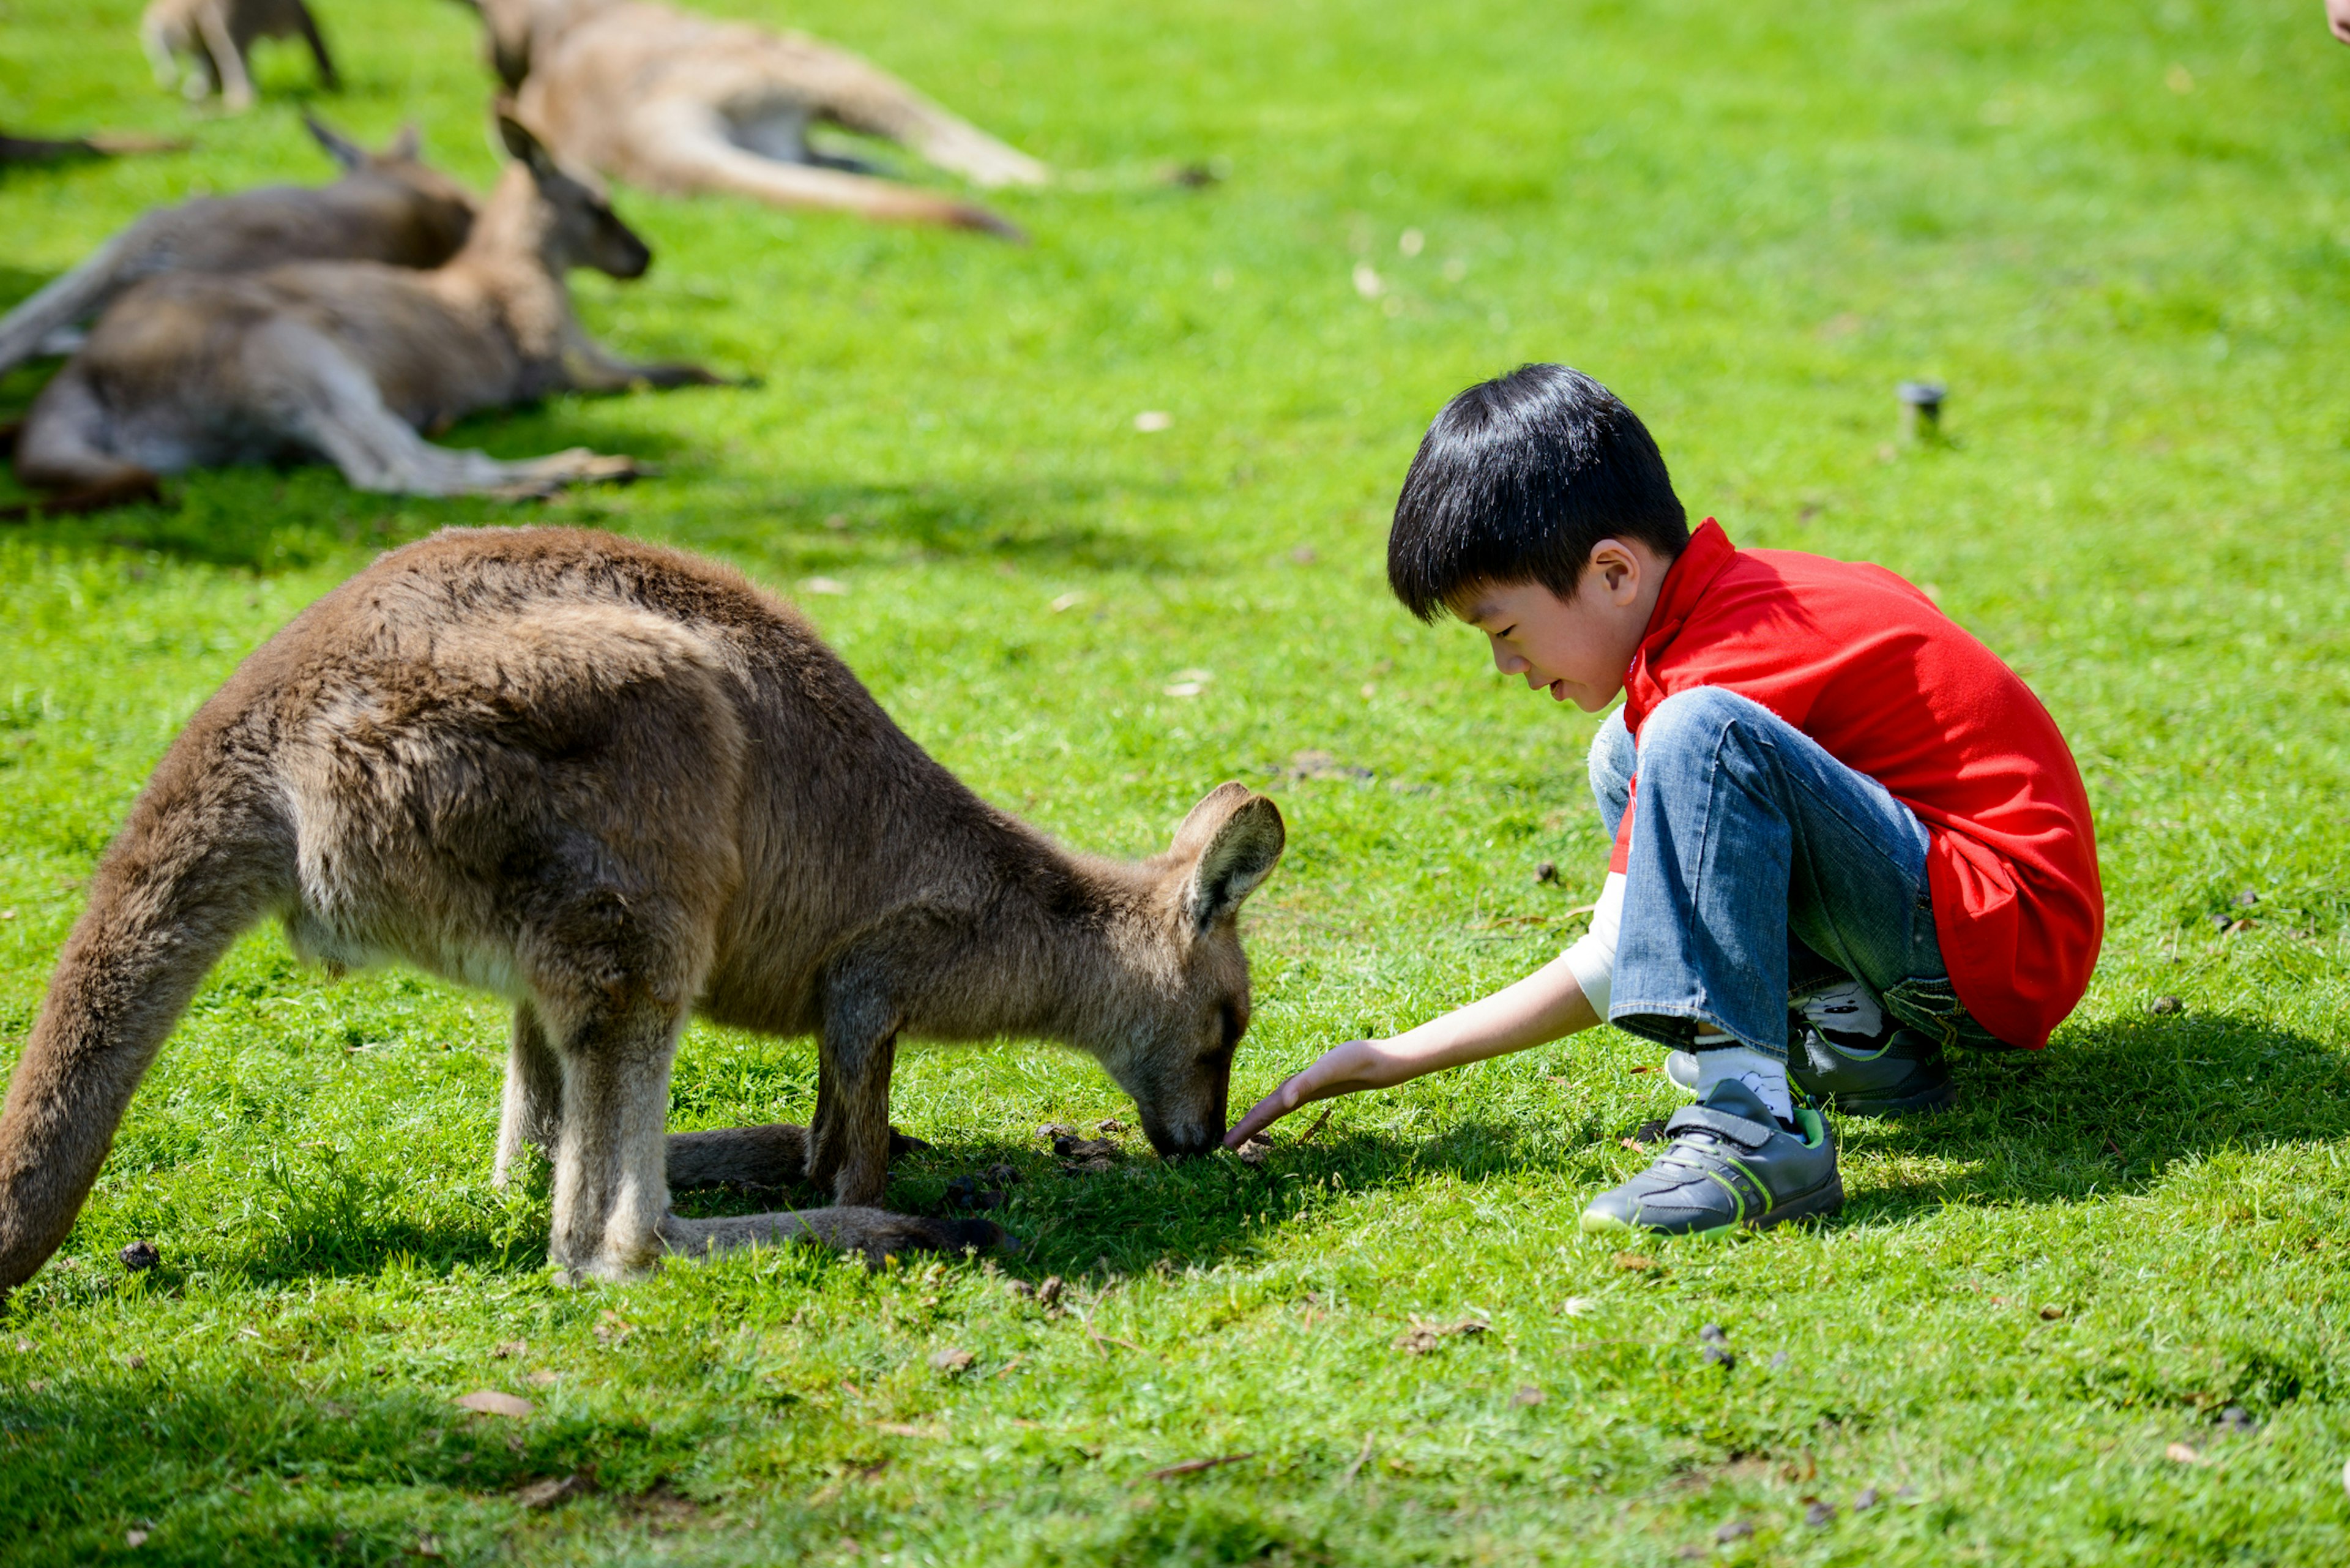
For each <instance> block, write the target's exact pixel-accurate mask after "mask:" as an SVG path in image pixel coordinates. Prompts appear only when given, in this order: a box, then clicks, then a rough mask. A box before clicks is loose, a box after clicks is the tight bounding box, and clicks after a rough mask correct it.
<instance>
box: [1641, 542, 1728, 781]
mask: <svg viewBox="0 0 2350 1568" xmlns="http://www.w3.org/2000/svg"><path fill="white" fill-rule="evenodd" d="M1737 554H1738V547H1737V546H1736V545H1732V544H1731V542H1730V535H1727V534H1725V533H1723V532H1722V531H1721V524H1719V523H1717V522H1715V521H1714V520H1713V519H1712V518H1711V517H1709V518H1707V519H1706V520H1705V521H1704V522H1703V523H1701V524H1699V525H1698V530H1697V532H1696V533H1694V534H1691V535H1690V542H1689V544H1688V545H1685V546H1684V547H1683V548H1682V550H1681V553H1680V554H1679V556H1675V557H1674V558H1673V564H1672V565H1671V566H1669V567H1668V568H1667V569H1666V571H1665V586H1664V587H1663V588H1662V589H1661V590H1659V593H1658V595H1657V607H1656V608H1655V609H1653V610H1651V611H1649V612H1648V630H1646V631H1644V632H1642V633H1641V634H1640V646H1639V647H1638V649H1635V650H1634V651H1633V654H1632V663H1631V667H1630V668H1629V669H1627V670H1625V672H1624V722H1625V724H1626V725H1627V727H1628V728H1629V729H1630V730H1631V732H1632V734H1633V737H1634V738H1635V739H1636V740H1637V739H1638V736H1639V733H1640V726H1641V725H1642V724H1643V723H1645V722H1647V721H1648V710H1649V709H1651V708H1653V707H1655V706H1656V705H1657V704H1658V703H1659V701H1663V700H1664V695H1665V693H1664V691H1663V690H1662V689H1661V688H1659V686H1658V684H1657V683H1656V681H1655V680H1654V679H1653V678H1652V677H1651V676H1650V675H1649V673H1648V671H1649V667H1650V666H1651V665H1653V664H1654V663H1655V661H1656V660H1657V659H1658V658H1659V656H1660V655H1661V654H1662V653H1663V652H1664V650H1665V649H1667V648H1668V647H1669V646H1671V644H1672V640H1673V639H1675V638H1676V637H1679V635H1680V630H1681V628H1682V626H1683V625H1685V624H1686V623H1687V622H1688V620H1689V618H1690V614H1691V613H1692V612H1693V611H1695V610H1696V608H1697V605H1698V601H1699V600H1700V599H1701V598H1703V597H1705V590H1706V589H1708V588H1710V587H1712V586H1713V579H1714V578H1716V577H1718V576H1721V569H1722V568H1723V567H1724V566H1729V565H1730V563H1731V558H1732V557H1734V556H1736V555H1737Z"/></svg>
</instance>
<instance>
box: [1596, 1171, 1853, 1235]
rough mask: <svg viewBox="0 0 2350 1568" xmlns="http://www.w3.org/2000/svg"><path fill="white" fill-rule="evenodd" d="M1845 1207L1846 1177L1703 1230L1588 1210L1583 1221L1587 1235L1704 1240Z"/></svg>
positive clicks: (1809, 1218) (1821, 1214) (1812, 1216)
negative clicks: (1749, 1216) (1675, 1228)
mask: <svg viewBox="0 0 2350 1568" xmlns="http://www.w3.org/2000/svg"><path fill="white" fill-rule="evenodd" d="M1843 1208H1844V1178H1843V1177H1842V1176H1841V1175H1837V1176H1834V1177H1831V1178H1829V1179H1828V1181H1827V1183H1826V1184H1825V1186H1821V1187H1816V1188H1814V1189H1812V1190H1811V1191H1809V1192H1806V1193H1804V1194H1802V1195H1800V1196H1798V1197H1795V1198H1791V1199H1787V1201H1786V1202H1784V1203H1782V1204H1779V1205H1778V1206H1777V1207H1775V1208H1773V1209H1772V1210H1769V1211H1768V1212H1767V1213H1763V1214H1758V1215H1756V1216H1754V1217H1753V1218H1752V1219H1751V1220H1737V1221H1735V1222H1734V1223H1731V1224H1728V1225H1710V1226H1707V1227H1706V1228H1704V1229H1703V1230H1690V1231H1673V1230H1668V1229H1666V1228H1665V1227H1663V1226H1661V1225H1636V1224H1634V1223H1632V1222H1631V1221H1630V1220H1620V1219H1618V1218H1617V1217H1616V1216H1615V1215H1613V1214H1595V1213H1593V1212H1591V1211H1590V1210H1585V1211H1584V1215H1583V1218H1582V1220H1580V1221H1579V1223H1580V1225H1581V1228H1582V1231H1583V1233H1584V1234H1585V1235H1586V1236H1687V1237H1691V1238H1695V1239H1697V1240H1700V1241H1704V1240H1708V1239H1716V1238H1722V1237H1728V1236H1734V1235H1737V1234H1738V1233H1740V1232H1741V1231H1768V1230H1769V1229H1771V1227H1772V1226H1773V1225H1783V1224H1785V1223H1786V1222H1787V1221H1788V1220H1812V1219H1819V1218H1823V1217H1825V1216H1826V1215H1830V1214H1834V1213H1835V1212H1837V1211H1838V1210H1842V1209H1843Z"/></svg>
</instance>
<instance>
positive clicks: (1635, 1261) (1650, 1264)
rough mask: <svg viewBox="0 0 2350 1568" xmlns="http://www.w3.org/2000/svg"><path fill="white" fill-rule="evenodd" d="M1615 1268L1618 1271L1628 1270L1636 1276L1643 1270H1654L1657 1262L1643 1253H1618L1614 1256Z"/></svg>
mask: <svg viewBox="0 0 2350 1568" xmlns="http://www.w3.org/2000/svg"><path fill="white" fill-rule="evenodd" d="M1616 1266H1617V1268H1619V1269H1629V1270H1631V1271H1632V1272H1634V1273H1636V1274H1637V1273H1638V1272H1641V1271H1642V1270H1644V1269H1653V1268H1655V1267H1656V1266H1657V1260H1656V1259H1654V1258H1651V1257H1649V1256H1648V1254H1647V1253H1645V1252H1618V1253H1617V1254H1616Z"/></svg>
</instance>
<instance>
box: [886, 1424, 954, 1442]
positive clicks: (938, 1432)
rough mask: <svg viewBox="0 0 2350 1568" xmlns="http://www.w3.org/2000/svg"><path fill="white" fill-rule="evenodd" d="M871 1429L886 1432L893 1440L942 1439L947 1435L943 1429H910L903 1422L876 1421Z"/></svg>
mask: <svg viewBox="0 0 2350 1568" xmlns="http://www.w3.org/2000/svg"><path fill="white" fill-rule="evenodd" d="M873 1429H874V1430H875V1431H877V1432H887V1433H889V1435H890V1436H891V1437H893V1438H943V1437H945V1436H946V1435H947V1434H946V1430H945V1428H941V1427H910V1426H908V1425H907V1424H906V1423H905V1422H903V1421H876V1422H874V1423H873Z"/></svg>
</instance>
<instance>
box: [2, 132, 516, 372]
mask: <svg viewBox="0 0 2350 1568" xmlns="http://www.w3.org/2000/svg"><path fill="white" fill-rule="evenodd" d="M305 123H306V124H307V125H308V126H309V128H310V134H311V135H312V136H314V137H316V138H317V140H318V144H319V145H320V146H322V147H324V148H325V149H326V150H327V151H328V154H329V155H330V156H331V157H332V158H333V159H334V160H335V161H336V162H338V163H339V164H341V165H342V167H343V170H344V173H343V177H342V178H341V179H340V180H338V181H336V182H334V183H333V184H331V185H326V186H319V187H316V188H313V187H310V186H305V185H272V186H269V187H266V188H265V189H263V190H258V191H240V192H237V193H236V194H235V195H233V196H199V197H197V198H195V199H194V200H192V201H188V202H181V203H180V204H179V205H178V206H175V207H159V208H157V209H156V210H155V211H154V212H151V213H146V214H145V215H143V216H142V217H140V219H139V220H138V221H137V222H136V223H132V224H131V225H130V227H129V228H127V229H125V230H123V231H122V232H121V233H120V234H117V235H115V236H114V237H113V238H112V239H110V240H109V241H107V242H106V244H102V245H100V246H99V248H98V249H97V250H96V251H95V252H93V253H92V254H91V255H90V257H89V259H88V260H87V261H85V262H83V263H82V264H81V265H78V266H77V267H75V268H74V269H73V270H71V271H70V272H68V273H66V274H65V275H63V276H61V277H58V278H57V279H55V280H54V281H52V282H51V283H50V284H49V285H48V286H47V287H45V288H43V289H41V291H40V292H39V293H37V294H35V295H34V296H32V297H30V298H29V299H26V300H25V301H24V302H23V303H22V304H20V305H18V306H16V309H14V310H12V311H10V312H9V313H8V314H7V315H6V316H5V317H0V374H5V373H6V372H7V371H8V370H10V369H14V368H15V367H16V366H17V365H19V364H22V363H23V362H24V361H25V360H26V359H27V358H31V357H32V356H33V355H35V354H36V353H40V352H42V351H43V347H42V346H43V345H44V344H50V343H54V342H55V341H56V336H57V334H58V333H60V332H62V331H65V330H66V329H68V328H69V327H72V326H73V325H74V324H75V323H76V322H80V321H87V320H88V319H89V318H90V317H94V316H96V315H97V314H98V313H99V312H100V311H101V310H104V309H105V308H106V307H107V306H109V305H110V304H112V303H113V302H114V301H115V299H117V298H118V297H120V296H121V294H122V293H123V292H124V291H125V290H126V289H128V288H130V286H131V285H133V284H135V283H138V282H140V280H141V279H144V278H150V277H154V276H157V275H161V274H163V273H167V272H194V273H232V272H255V271H259V270H260V269H262V268H265V267H272V266H278V265H284V264H285V263H287V262H296V261H375V262H383V263H385V264H387V265H391V266H406V267H434V266H439V265H442V263H444V262H446V261H447V260H449V258H450V257H452V256H453V255H455V254H457V252H458V249H459V248H460V247H461V246H463V244H464V243H465V236H466V234H468V233H469V232H470V231H471V230H472V228H473V213H474V210H475V208H476V207H478V206H479V204H480V203H479V202H477V201H476V200H475V198H474V196H473V192H471V191H468V190H466V189H465V188H464V187H463V185H460V184H458V183H457V182H455V181H454V180H452V179H450V178H449V177H448V176H447V175H446V174H443V173H442V172H441V171H439V170H437V169H434V168H432V167H431V166H430V165H429V164H426V163H425V162H423V161H421V158H420V156H419V150H418V145H417V138H416V130H415V128H414V127H413V126H411V127H410V128H409V129H407V130H403V131H401V132H400V135H399V136H398V137H397V138H396V139H395V140H393V141H392V143H391V145H390V146H389V147H387V148H385V149H384V150H383V151H381V152H369V151H367V150H366V149H365V148H362V147H359V146H358V145H356V144H354V143H353V142H351V141H349V140H347V139H346V138H344V137H342V136H341V135H339V134H338V133H337V132H335V131H333V130H329V129H328V127H326V126H324V125H321V124H320V123H319V122H318V121H317V120H316V119H308V118H307V116H306V117H305ZM76 347H78V345H76Z"/></svg>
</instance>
